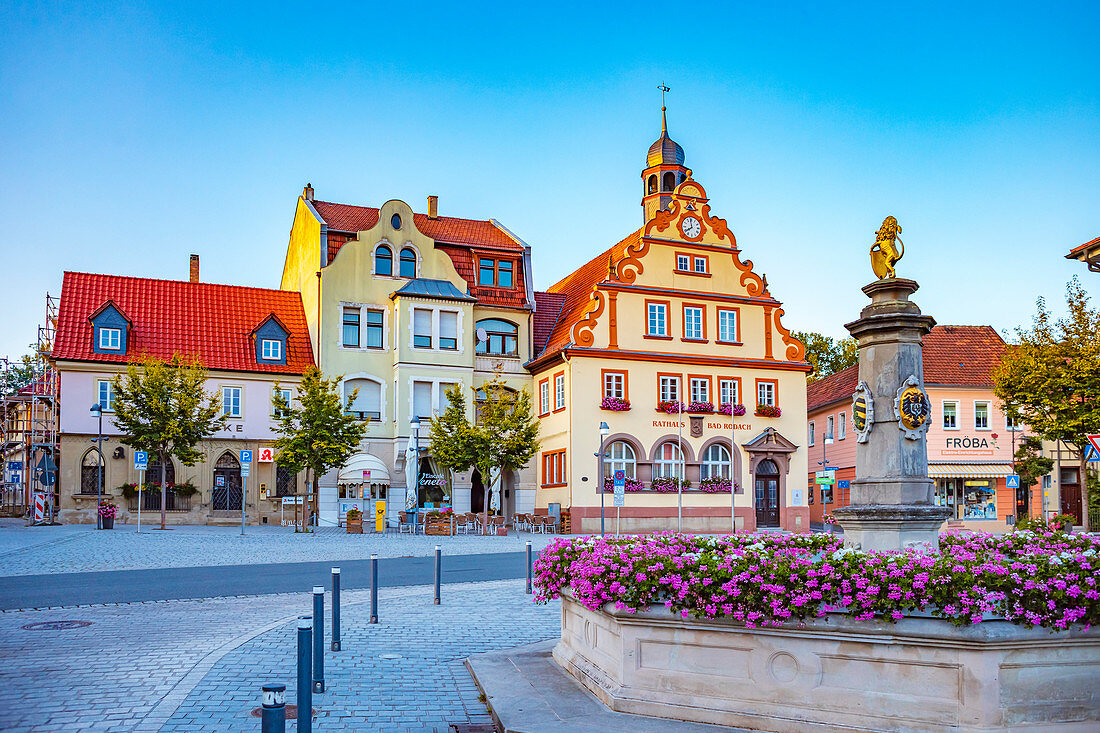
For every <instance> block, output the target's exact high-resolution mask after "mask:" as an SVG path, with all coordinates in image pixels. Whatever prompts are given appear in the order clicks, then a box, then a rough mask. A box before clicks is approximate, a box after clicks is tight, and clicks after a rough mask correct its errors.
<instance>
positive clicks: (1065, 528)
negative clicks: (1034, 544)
mask: <svg viewBox="0 0 1100 733" xmlns="http://www.w3.org/2000/svg"><path fill="white" fill-rule="evenodd" d="M1075 521H1077V518H1076V517H1074V516H1073V515H1072V514H1055V515H1054V516H1053V517H1051V518H1050V529H1051V531H1053V532H1069V531H1070V530H1071V529H1073V523H1074V522H1075Z"/></svg>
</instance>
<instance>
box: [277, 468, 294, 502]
mask: <svg viewBox="0 0 1100 733" xmlns="http://www.w3.org/2000/svg"><path fill="white" fill-rule="evenodd" d="M297 493H298V474H296V473H294V472H293V471H291V470H290V469H289V468H283V467H282V466H280V465H279V464H278V463H276V464H275V496H294V495H295V494H297Z"/></svg>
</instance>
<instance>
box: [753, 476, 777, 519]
mask: <svg viewBox="0 0 1100 733" xmlns="http://www.w3.org/2000/svg"><path fill="white" fill-rule="evenodd" d="M755 484H756V526H757V527H778V526H779V469H778V468H777V467H776V465H775V463H774V462H772V461H769V460H764V461H760V463H758V464H757V465H756V481H755Z"/></svg>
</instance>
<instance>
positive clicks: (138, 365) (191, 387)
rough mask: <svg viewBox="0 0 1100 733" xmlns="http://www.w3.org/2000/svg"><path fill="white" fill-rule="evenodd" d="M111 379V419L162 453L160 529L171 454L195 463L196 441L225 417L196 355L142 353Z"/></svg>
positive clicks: (139, 443)
mask: <svg viewBox="0 0 1100 733" xmlns="http://www.w3.org/2000/svg"><path fill="white" fill-rule="evenodd" d="M112 381H113V382H114V389H115V413H114V417H113V420H114V423H115V426H116V427H117V428H118V429H119V430H120V431H121V432H122V442H123V443H125V444H126V445H128V446H130V447H131V448H132V449H134V450H144V451H149V452H150V453H153V454H155V455H157V456H158V457H159V458H160V528H161V529H164V528H165V517H166V515H165V511H166V508H167V498H168V484H167V480H166V475H165V474H166V466H167V464H168V459H169V457H171V456H175V457H176V458H178V459H179V460H180V462H181V463H182V464H183V465H185V466H193V465H195V463H197V462H198V460H199V459H200V458H202V455H203V454H202V453H201V452H200V451H198V450H197V449H196V448H195V446H196V445H198V443H199V441H201V440H202V439H203V438H206V437H207V436H210V435H213V434H214V432H216V431H218V430H221V429H222V428H224V427H225V420H226V417H225V415H222V414H221V412H222V408H221V405H220V404H219V403H218V398H217V397H216V396H215V395H213V394H208V393H207V392H206V391H205V390H204V389H203V386H204V385H205V384H206V368H205V367H203V365H202V363H201V362H199V361H198V360H197V359H196V360H194V361H187V360H186V359H184V358H183V357H181V356H180V355H179V354H173V356H172V358H171V359H169V360H168V361H164V360H162V359H158V358H157V357H155V356H144V357H142V358H140V359H138V360H135V361H131V362H130V363H129V364H128V365H127V367H126V373H125V374H119V375H117V376H116V377H115V378H114V379H113V380H112ZM138 498H139V500H140V498H141V497H140V494H139V496H138ZM242 501H243V497H242Z"/></svg>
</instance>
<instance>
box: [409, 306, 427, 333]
mask: <svg viewBox="0 0 1100 733" xmlns="http://www.w3.org/2000/svg"><path fill="white" fill-rule="evenodd" d="M413 334H415V335H416V336H431V335H432V312H431V311H429V310H424V309H423V308H416V309H414V310H413Z"/></svg>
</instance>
